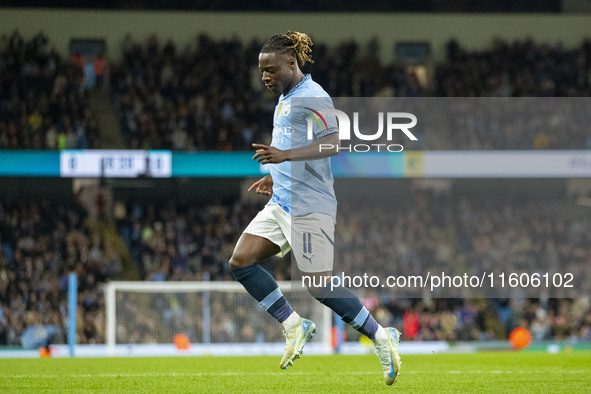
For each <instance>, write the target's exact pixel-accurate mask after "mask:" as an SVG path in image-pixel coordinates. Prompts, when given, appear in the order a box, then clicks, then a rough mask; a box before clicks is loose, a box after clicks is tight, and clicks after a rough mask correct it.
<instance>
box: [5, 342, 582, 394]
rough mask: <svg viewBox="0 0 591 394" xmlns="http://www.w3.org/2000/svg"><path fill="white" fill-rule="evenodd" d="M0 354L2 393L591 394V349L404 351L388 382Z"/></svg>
mask: <svg viewBox="0 0 591 394" xmlns="http://www.w3.org/2000/svg"><path fill="white" fill-rule="evenodd" d="M279 359H280V357H169V358H162V357H160V358H159V357H149V358H75V359H12V360H6V359H1V360H0V392H3V393H4V392H11V393H12V392H62V393H63V392H72V393H80V392H93V391H100V392H118V393H120V392H128V393H157V392H169V393H181V392H187V393H189V392H190V393H211V392H232V393H240V392H275V393H277V392H314V393H319V392H320V393H325V392H375V391H382V390H383V391H392V390H396V391H405V392H527V393H532V392H539V393H546V392H570V393H582V392H591V352H587V351H577V352H570V353H568V352H562V353H558V354H547V353H542V352H498V353H476V354H433V355H421V356H417V355H409V356H404V355H403V357H402V361H403V365H402V370H401V374H400V376H399V378H398V382H397V383H395V384H394V385H393V386H386V385H385V384H384V383H383V381H382V373H381V369H380V365H379V362H378V359H377V357H376V356H374V355H367V356H343V355H334V356H304V357H303V358H302V359H300V360H297V361H296V363H295V366H294V367H290V368H289V369H288V370H287V371H282V370H280V369H279Z"/></svg>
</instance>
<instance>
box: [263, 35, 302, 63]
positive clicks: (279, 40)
mask: <svg viewBox="0 0 591 394" xmlns="http://www.w3.org/2000/svg"><path fill="white" fill-rule="evenodd" d="M312 45H313V44H312V40H311V39H310V37H308V35H307V34H305V33H300V32H297V31H288V32H287V33H285V34H277V35H274V36H273V37H271V38H269V40H268V41H267V42H266V43H265V45H263V48H262V49H261V53H288V52H290V51H293V53H294V54H295V56H296V59H298V63H299V64H300V66H304V65H305V64H306V63H314V60H312V56H311V55H310V53H311V52H312V48H311V46H312Z"/></svg>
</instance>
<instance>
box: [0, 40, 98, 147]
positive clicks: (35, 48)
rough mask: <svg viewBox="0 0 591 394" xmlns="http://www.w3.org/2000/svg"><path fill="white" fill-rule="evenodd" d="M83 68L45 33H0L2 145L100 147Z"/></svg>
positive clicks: (0, 131) (0, 136)
mask: <svg viewBox="0 0 591 394" xmlns="http://www.w3.org/2000/svg"><path fill="white" fill-rule="evenodd" d="M98 147H100V143H99V140H98V128H97V123H96V119H95V116H94V115H93V112H92V110H91V108H90V104H89V102H88V92H87V90H86V87H85V79H84V73H83V70H82V68H81V67H80V65H79V64H75V63H73V62H71V61H69V60H68V59H63V58H62V56H60V55H59V54H58V53H57V52H56V51H55V49H54V48H52V47H51V45H50V43H49V39H48V38H47V36H46V35H45V34H43V33H39V34H38V35H36V36H35V37H33V38H32V39H30V40H25V39H24V38H23V37H22V36H21V34H20V33H19V32H18V31H14V32H13V33H12V34H10V35H9V34H2V35H0V149H46V150H56V149H85V148H98Z"/></svg>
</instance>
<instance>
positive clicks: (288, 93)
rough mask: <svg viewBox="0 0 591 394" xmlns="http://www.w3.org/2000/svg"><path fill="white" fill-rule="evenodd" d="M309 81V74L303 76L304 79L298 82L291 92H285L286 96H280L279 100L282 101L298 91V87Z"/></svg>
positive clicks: (310, 77)
mask: <svg viewBox="0 0 591 394" xmlns="http://www.w3.org/2000/svg"><path fill="white" fill-rule="evenodd" d="M310 79H312V76H311V75H310V74H304V78H302V80H301V81H300V82H298V83H297V85H296V86H294V87H293V88H291V90H290V91H289V92H287V94H286V95H281V100H283V99H284V98H286V97H287V96H290V95H291V94H293V92H295V91H296V90H298V89H299V88H300V86H302V85H303V84H304V83H305V82H306V81H308V80H310Z"/></svg>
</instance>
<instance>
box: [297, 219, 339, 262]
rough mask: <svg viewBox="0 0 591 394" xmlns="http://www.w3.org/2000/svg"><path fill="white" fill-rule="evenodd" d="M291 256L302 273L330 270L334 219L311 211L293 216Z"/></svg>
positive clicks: (332, 257) (332, 252) (332, 258)
mask: <svg viewBox="0 0 591 394" xmlns="http://www.w3.org/2000/svg"><path fill="white" fill-rule="evenodd" d="M291 248H292V251H293V254H292V257H293V258H295V261H296V264H297V266H298V269H299V270H300V271H301V272H302V273H326V272H332V269H333V260H334V221H333V219H332V217H330V216H329V215H325V214H321V213H313V214H310V215H306V216H299V217H294V218H293V221H292V229H291Z"/></svg>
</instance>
